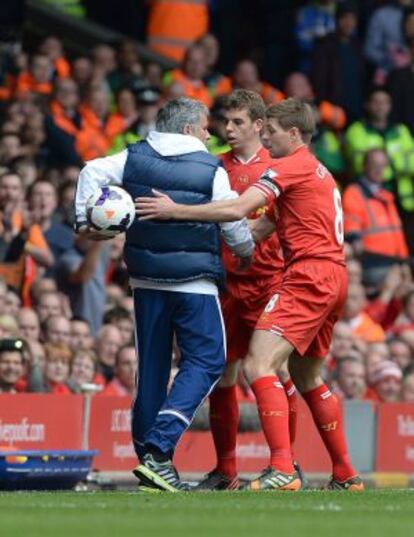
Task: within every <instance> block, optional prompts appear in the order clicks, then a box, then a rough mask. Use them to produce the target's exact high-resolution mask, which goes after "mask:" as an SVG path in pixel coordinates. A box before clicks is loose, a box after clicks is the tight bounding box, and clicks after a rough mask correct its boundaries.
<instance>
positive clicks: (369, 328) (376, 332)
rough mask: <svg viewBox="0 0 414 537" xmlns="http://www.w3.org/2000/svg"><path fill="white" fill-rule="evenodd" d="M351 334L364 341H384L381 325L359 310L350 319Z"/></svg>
mask: <svg viewBox="0 0 414 537" xmlns="http://www.w3.org/2000/svg"><path fill="white" fill-rule="evenodd" d="M351 328H352V335H353V336H354V337H356V338H358V339H362V341H365V342H366V343H381V342H383V341H385V333H384V330H383V329H382V327H381V326H380V325H379V324H377V323H376V322H374V321H373V320H372V319H371V317H370V316H369V315H368V313H365V311H361V313H359V315H357V317H355V318H354V319H352V320H351Z"/></svg>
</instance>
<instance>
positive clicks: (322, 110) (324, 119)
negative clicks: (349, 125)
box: [318, 101, 346, 130]
mask: <svg viewBox="0 0 414 537" xmlns="http://www.w3.org/2000/svg"><path fill="white" fill-rule="evenodd" d="M318 109H319V116H320V122H321V123H323V124H324V125H328V126H329V127H331V128H332V129H334V130H342V129H343V128H344V127H345V125H346V114H345V111H344V109H343V108H341V107H340V106H336V105H334V104H332V103H330V102H329V101H321V102H320V103H319V106H318Z"/></svg>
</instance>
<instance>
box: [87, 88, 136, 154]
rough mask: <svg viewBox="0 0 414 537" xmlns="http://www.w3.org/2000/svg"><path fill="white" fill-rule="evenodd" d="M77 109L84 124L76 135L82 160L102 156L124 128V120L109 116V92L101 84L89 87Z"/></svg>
mask: <svg viewBox="0 0 414 537" xmlns="http://www.w3.org/2000/svg"><path fill="white" fill-rule="evenodd" d="M79 110H80V114H81V117H82V121H83V125H84V128H83V129H82V130H81V131H79V132H78V135H77V144H78V151H79V154H80V155H82V157H83V159H84V160H92V159H95V158H98V157H102V156H104V155H105V154H106V153H107V152H108V150H109V148H110V147H111V144H112V143H113V140H114V138H115V137H116V136H117V135H118V134H120V133H122V132H123V131H124V130H126V128H127V122H126V120H125V119H124V118H121V117H119V116H116V117H115V116H112V117H111V115H110V94H109V92H108V91H107V90H106V89H105V88H104V87H103V86H102V85H100V86H99V87H97V88H95V89H91V91H90V92H89V94H88V96H87V98H86V100H85V101H84V102H83V103H82V105H81V106H80V108H79Z"/></svg>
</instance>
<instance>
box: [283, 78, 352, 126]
mask: <svg viewBox="0 0 414 537" xmlns="http://www.w3.org/2000/svg"><path fill="white" fill-rule="evenodd" d="M283 89H284V92H285V95H286V97H297V98H298V99H302V100H303V101H307V102H308V103H309V104H313V105H314V106H315V108H316V110H317V112H318V124H319V125H323V126H324V127H330V128H331V129H333V130H335V131H340V130H342V129H343V128H344V127H345V124H346V115H345V112H344V110H343V109H342V108H341V107H340V106H334V105H333V104H332V103H330V102H329V101H321V100H320V99H319V98H317V96H316V95H315V92H314V90H313V88H312V85H311V82H310V80H309V78H308V77H307V76H306V75H304V74H303V73H299V72H293V73H291V74H290V75H289V76H288V77H287V78H286V80H285V84H284V88H283Z"/></svg>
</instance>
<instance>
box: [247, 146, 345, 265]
mask: <svg viewBox="0 0 414 537" xmlns="http://www.w3.org/2000/svg"><path fill="white" fill-rule="evenodd" d="M273 162H274V163H273V164H272V165H271V167H270V168H269V169H268V170H267V171H266V172H265V173H264V174H263V176H262V177H261V178H260V180H259V181H258V182H257V183H256V184H255V185H254V187H255V188H258V189H259V190H260V191H261V192H263V193H264V194H265V195H266V198H267V200H268V202H269V203H270V202H272V201H273V202H274V201H275V200H276V199H278V201H277V208H278V216H277V217H276V225H277V233H278V236H279V240H280V244H281V246H282V250H283V256H284V259H285V263H286V265H289V264H291V263H293V262H294V261H297V260H298V259H306V258H308V259H309V258H315V259H326V260H329V261H333V262H334V263H338V264H341V265H345V258H344V252H343V243H344V227H343V215H342V204H341V195H340V193H339V190H338V189H337V187H336V183H335V181H334V179H333V177H332V175H331V174H330V173H329V171H328V170H327V169H326V168H325V166H323V165H322V164H321V163H320V162H319V161H318V160H317V159H316V158H315V156H314V155H313V154H312V153H311V152H310V151H309V148H308V147H307V146H301V147H300V148H298V149H297V150H296V151H295V152H294V153H292V154H291V155H288V156H287V157H283V158H279V159H276V160H274V161H273Z"/></svg>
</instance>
